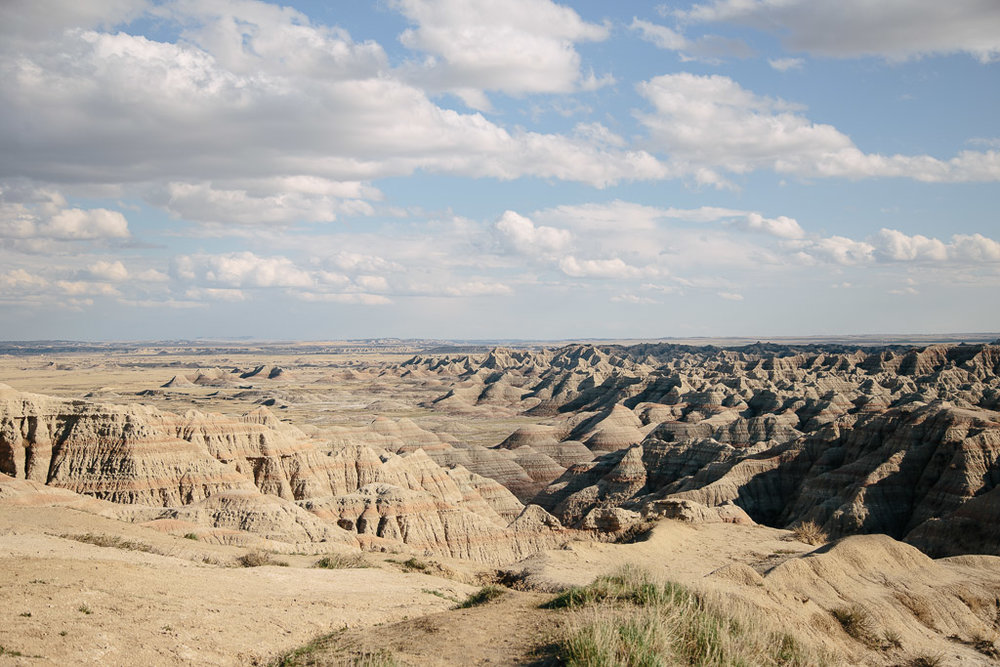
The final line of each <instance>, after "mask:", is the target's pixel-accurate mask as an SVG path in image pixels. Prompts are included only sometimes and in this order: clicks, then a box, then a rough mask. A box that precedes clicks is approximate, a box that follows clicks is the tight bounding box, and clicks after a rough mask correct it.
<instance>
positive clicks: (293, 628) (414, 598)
mask: <svg viewBox="0 0 1000 667" xmlns="http://www.w3.org/2000/svg"><path fill="white" fill-rule="evenodd" d="M87 533H91V534H97V535H117V536H120V537H122V538H123V539H125V540H130V541H134V542H138V543H141V544H145V545H149V546H150V547H152V548H154V549H156V550H162V551H163V552H164V553H168V554H170V553H173V554H176V555H160V554H158V553H144V552H140V551H134V550H131V549H122V548H113V547H100V546H94V545H92V544H86V543H81V542H78V541H76V540H73V539H68V538H64V537H59V535H61V534H73V535H79V534H87ZM185 542H187V543H188V544H185ZM190 543H191V540H185V539H184V538H176V537H171V536H169V535H164V534H161V533H158V532H157V531H153V530H149V529H143V528H141V527H137V526H132V525H130V524H122V523H121V522H117V521H111V520H107V519H102V518H100V517H94V516H91V515H88V514H85V513H82V512H77V511H74V510H71V509H65V508H28V509H23V508H3V509H2V510H0V569H2V571H3V573H4V575H3V581H4V583H3V585H2V587H0V646H3V648H4V654H3V655H2V656H0V661H4V662H7V661H10V660H12V661H13V662H14V663H15V664H30V665H38V664H52V665H66V664H101V665H108V664H117V665H125V664H256V663H266V662H267V661H268V660H269V659H270V658H272V657H273V656H275V655H277V654H279V653H282V652H284V651H287V650H290V649H292V648H294V647H296V646H298V645H300V644H302V643H305V642H307V641H308V640H310V639H312V638H313V637H315V636H317V635H320V634H325V633H329V632H331V631H333V630H336V629H340V628H344V627H347V628H352V627H359V626H361V627H371V626H374V625H376V624H379V623H388V622H394V621H398V620H400V619H403V618H406V617H414V616H422V615H425V614H428V613H433V612H438V611H441V610H444V609H448V608H449V607H450V606H452V605H453V603H452V602H451V600H450V599H448V598H464V597H465V596H466V595H467V594H468V593H469V592H471V591H473V590H475V588H474V587H472V586H469V585H467V584H462V583H459V582H456V581H452V580H446V579H441V578H439V577H434V576H429V575H425V574H419V573H404V572H400V571H398V570H395V569H383V568H380V567H371V568H363V569H341V570H325V569H315V568H311V567H309V566H310V565H311V564H312V563H313V562H314V561H315V560H316V558H315V557H299V558H296V557H295V556H291V557H285V556H282V557H281V558H282V559H283V560H286V561H289V562H290V566H289V567H278V566H265V567H254V568H238V567H231V566H228V565H226V564H223V565H211V564H206V563H203V562H200V561H199V559H198V556H199V555H200V554H203V553H205V554H207V556H202V557H203V558H204V557H208V558H211V559H213V560H223V559H225V561H224V562H228V561H230V560H231V559H233V558H235V557H237V556H238V555H240V554H241V553H242V552H243V550H240V549H234V548H231V547H223V546H217V545H197V544H195V545H193V546H190ZM430 591H434V593H431V592H430ZM443 596H444V597H443ZM11 653H21V654H23V655H22V656H20V657H18V656H13V655H11Z"/></svg>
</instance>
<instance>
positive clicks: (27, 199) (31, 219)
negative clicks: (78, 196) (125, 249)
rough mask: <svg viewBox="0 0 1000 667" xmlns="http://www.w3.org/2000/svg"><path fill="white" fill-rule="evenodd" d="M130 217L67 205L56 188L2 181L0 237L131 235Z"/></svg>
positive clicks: (67, 238) (68, 238)
mask: <svg viewBox="0 0 1000 667" xmlns="http://www.w3.org/2000/svg"><path fill="white" fill-rule="evenodd" d="M128 236H129V230H128V221H127V220H126V219H125V216H124V215H122V214H121V213H119V212H118V211H110V210H108V209H104V208H93V209H80V208H67V204H66V199H65V198H64V197H63V196H62V195H61V194H59V193H58V192H56V191H54V190H48V189H42V188H33V187H16V186H12V185H9V184H8V185H7V186H4V185H3V184H0V238H11V239H52V240H57V241H94V240H99V239H115V238H127V237H128Z"/></svg>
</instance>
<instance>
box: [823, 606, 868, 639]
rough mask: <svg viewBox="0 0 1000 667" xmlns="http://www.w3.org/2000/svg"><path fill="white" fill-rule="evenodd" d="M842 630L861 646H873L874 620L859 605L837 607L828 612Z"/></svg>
mask: <svg viewBox="0 0 1000 667" xmlns="http://www.w3.org/2000/svg"><path fill="white" fill-rule="evenodd" d="M830 613H831V614H833V617H834V618H836V619H837V621H838V622H839V623H840V625H841V626H842V627H843V628H844V632H846V633H847V634H849V635H850V636H851V637H853V638H854V639H857V640H858V641H859V642H861V643H863V644H867V645H869V646H873V645H874V644H875V643H876V642H875V637H876V636H877V635H876V632H875V629H876V628H875V620H874V619H873V618H872V616H871V614H869V613H868V610H867V609H865V608H864V607H862V606H861V605H856V604H855V605H851V606H850V607H838V608H837V609H834V610H833V611H831V612H830Z"/></svg>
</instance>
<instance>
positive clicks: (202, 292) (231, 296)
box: [184, 287, 247, 302]
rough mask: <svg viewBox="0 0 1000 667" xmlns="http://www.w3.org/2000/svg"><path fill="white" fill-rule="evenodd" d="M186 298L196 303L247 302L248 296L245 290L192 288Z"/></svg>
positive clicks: (186, 292) (185, 294)
mask: <svg viewBox="0 0 1000 667" xmlns="http://www.w3.org/2000/svg"><path fill="white" fill-rule="evenodd" d="M184 296H186V297H187V298H189V299H193V300H195V301H230V302H238V301H246V298H247V297H246V294H245V293H244V292H243V290H238V289H231V288H225V287H222V288H220V287H191V288H190V289H188V290H186V291H185V292H184Z"/></svg>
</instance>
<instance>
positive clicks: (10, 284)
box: [0, 269, 49, 293]
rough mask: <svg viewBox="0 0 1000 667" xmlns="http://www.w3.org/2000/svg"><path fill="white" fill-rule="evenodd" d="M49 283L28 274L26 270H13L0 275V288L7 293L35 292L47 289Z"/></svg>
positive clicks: (39, 277)
mask: <svg viewBox="0 0 1000 667" xmlns="http://www.w3.org/2000/svg"><path fill="white" fill-rule="evenodd" d="M48 283H49V281H47V280H46V279H45V278H42V277H41V276H36V275H34V274H32V273H28V272H27V271H25V270H24V269H12V270H10V271H7V272H6V273H0V287H2V288H3V290H4V291H6V292H15V291H16V292H19V293H23V292H25V291H35V290H39V289H42V288H44V287H46V286H47V285H48Z"/></svg>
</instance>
